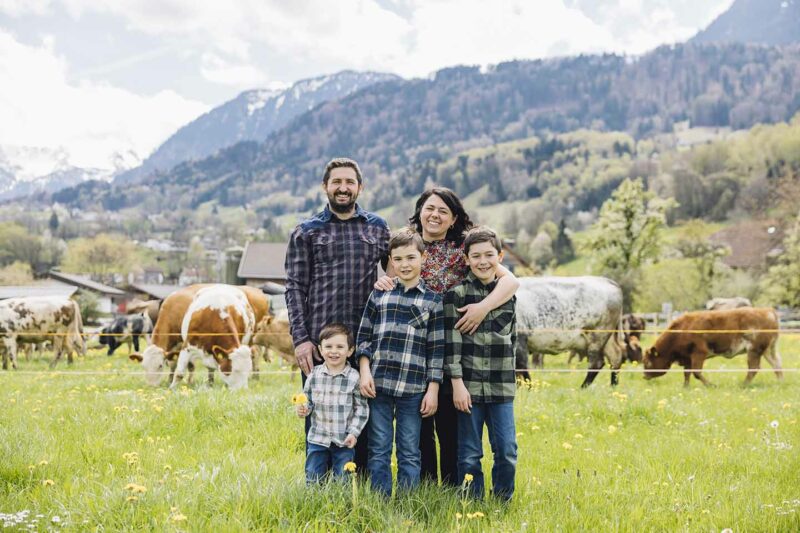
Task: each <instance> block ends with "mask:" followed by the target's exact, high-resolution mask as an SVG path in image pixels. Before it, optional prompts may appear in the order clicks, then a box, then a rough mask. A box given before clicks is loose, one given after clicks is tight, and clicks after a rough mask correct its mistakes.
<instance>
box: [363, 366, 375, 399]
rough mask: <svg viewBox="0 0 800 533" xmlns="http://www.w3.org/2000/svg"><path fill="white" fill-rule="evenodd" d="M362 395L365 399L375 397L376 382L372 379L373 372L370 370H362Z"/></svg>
mask: <svg viewBox="0 0 800 533" xmlns="http://www.w3.org/2000/svg"><path fill="white" fill-rule="evenodd" d="M361 395H362V396H364V397H365V398H374V397H375V381H374V380H373V379H372V372H370V371H369V368H366V369H365V368H364V367H362V368H361Z"/></svg>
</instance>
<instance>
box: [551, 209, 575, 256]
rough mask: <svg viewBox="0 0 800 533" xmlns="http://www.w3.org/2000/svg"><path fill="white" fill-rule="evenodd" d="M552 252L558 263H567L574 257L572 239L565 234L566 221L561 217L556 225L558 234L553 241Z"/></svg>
mask: <svg viewBox="0 0 800 533" xmlns="http://www.w3.org/2000/svg"><path fill="white" fill-rule="evenodd" d="M553 253H555V254H556V262H557V263H558V264H559V265H563V264H564V263H569V262H570V261H572V260H573V259H575V247H574V246H573V245H572V239H570V238H569V235H567V223H566V222H565V221H564V219H563V218H562V219H561V223H560V224H559V225H558V234H557V235H556V240H555V242H554V243H553Z"/></svg>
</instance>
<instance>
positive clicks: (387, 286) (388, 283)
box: [373, 275, 394, 291]
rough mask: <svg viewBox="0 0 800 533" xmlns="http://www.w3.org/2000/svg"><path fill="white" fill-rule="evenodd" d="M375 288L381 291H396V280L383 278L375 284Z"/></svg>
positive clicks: (387, 277)
mask: <svg viewBox="0 0 800 533" xmlns="http://www.w3.org/2000/svg"><path fill="white" fill-rule="evenodd" d="M373 288H375V289H378V290H379V291H390V290H392V289H394V280H393V279H392V278H390V277H389V276H385V275H384V276H381V277H380V278H379V279H378V281H376V282H375V285H374V286H373Z"/></svg>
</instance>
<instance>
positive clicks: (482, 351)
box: [444, 272, 517, 402]
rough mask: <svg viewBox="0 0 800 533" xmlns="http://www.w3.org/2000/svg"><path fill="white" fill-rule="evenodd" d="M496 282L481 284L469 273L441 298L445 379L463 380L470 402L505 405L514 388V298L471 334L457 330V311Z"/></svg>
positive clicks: (484, 292) (485, 293) (512, 396)
mask: <svg viewBox="0 0 800 533" xmlns="http://www.w3.org/2000/svg"><path fill="white" fill-rule="evenodd" d="M496 284H497V282H496V281H493V282H492V283H490V284H488V285H484V284H483V283H481V281H480V280H479V279H478V278H476V277H475V275H474V274H473V273H472V272H470V273H469V274H467V277H466V278H465V279H464V281H463V282H461V283H460V284H459V285H456V286H455V287H453V288H452V289H450V290H449V291H447V293H446V294H445V296H444V331H445V371H446V373H447V375H446V378H463V380H464V385H465V386H466V387H467V390H468V391H469V393H470V396H472V401H473V402H508V401H512V400H513V399H514V393H515V392H516V389H517V384H516V374H515V371H514V370H515V369H514V343H515V342H516V340H517V330H516V314H515V307H516V297H514V298H511V300H509V301H507V302H506V303H504V304H503V305H501V306H500V307H498V308H497V309H494V310H493V311H491V312H490V313H489V314H488V315H486V318H485V319H484V320H483V322H481V324H480V326H478V330H477V331H476V332H475V333H474V334H472V335H468V334H462V333H460V332H459V331H458V330H457V329H456V328H455V325H456V322H458V320H459V318H461V313H459V312H458V308H459V307H462V306H464V305H468V304H475V303H478V302H480V301H482V300H483V299H484V298H486V297H487V296H488V295H489V293H490V292H492V289H494V287H495V285H496Z"/></svg>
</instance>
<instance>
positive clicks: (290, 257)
mask: <svg viewBox="0 0 800 533" xmlns="http://www.w3.org/2000/svg"><path fill="white" fill-rule="evenodd" d="M311 256H312V252H311V244H310V242H309V241H308V237H307V235H305V233H304V232H303V229H302V227H301V226H297V227H296V228H295V229H294V231H293V232H292V236H291V237H290V238H289V246H288V247H287V249H286V263H285V267H286V307H287V309H288V311H289V326H290V329H291V333H292V343H293V344H294V345H295V346H298V345H300V344H302V343H304V342H306V341H310V340H311V336H310V334H309V332H308V322H307V318H308V290H309V286H310V285H311V261H312V257H311Z"/></svg>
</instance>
